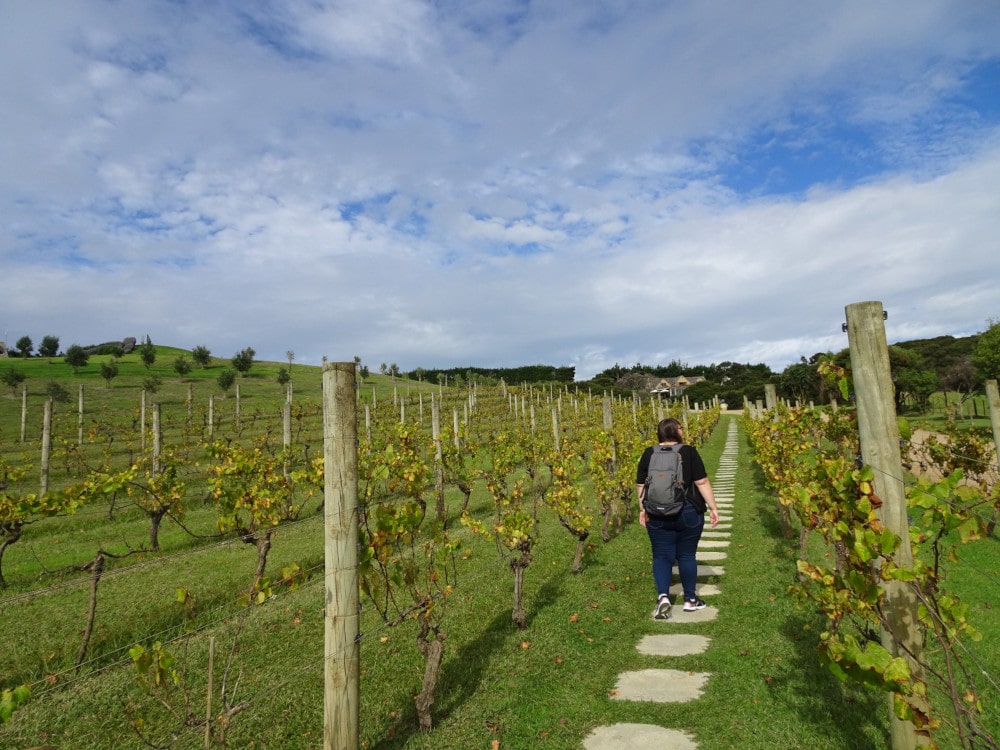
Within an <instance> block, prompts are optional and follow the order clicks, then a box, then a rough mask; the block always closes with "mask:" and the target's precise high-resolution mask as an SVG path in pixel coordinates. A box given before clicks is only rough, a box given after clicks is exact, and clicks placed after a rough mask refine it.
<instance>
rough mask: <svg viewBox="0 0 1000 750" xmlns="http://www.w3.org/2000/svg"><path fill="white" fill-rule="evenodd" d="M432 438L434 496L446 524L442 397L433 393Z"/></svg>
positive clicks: (439, 516) (439, 517)
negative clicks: (435, 396)
mask: <svg viewBox="0 0 1000 750" xmlns="http://www.w3.org/2000/svg"><path fill="white" fill-rule="evenodd" d="M431 440H433V441H434V497H435V498H436V500H437V518H438V522H439V523H440V524H441V525H442V526H444V525H446V524H447V522H448V510H447V508H446V507H445V504H444V446H442V445H441V399H439V398H434V394H433V392H432V393H431Z"/></svg>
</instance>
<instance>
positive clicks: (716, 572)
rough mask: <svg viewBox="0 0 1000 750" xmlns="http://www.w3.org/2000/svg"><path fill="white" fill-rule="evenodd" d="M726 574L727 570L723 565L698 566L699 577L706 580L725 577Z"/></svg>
mask: <svg viewBox="0 0 1000 750" xmlns="http://www.w3.org/2000/svg"><path fill="white" fill-rule="evenodd" d="M725 574H726V569H725V568H723V567H722V566H721V565H699V566H698V577H699V578H705V577H707V576H724V575H725Z"/></svg>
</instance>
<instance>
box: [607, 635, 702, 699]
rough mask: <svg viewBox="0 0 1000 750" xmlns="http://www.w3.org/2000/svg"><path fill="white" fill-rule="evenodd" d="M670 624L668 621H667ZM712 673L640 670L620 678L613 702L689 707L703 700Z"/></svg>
mask: <svg viewBox="0 0 1000 750" xmlns="http://www.w3.org/2000/svg"><path fill="white" fill-rule="evenodd" d="M668 622H669V621H668ZM711 676H712V675H711V674H710V673H709V672H687V671H681V670H679V669H640V670H638V671H636V672H624V673H622V674H620V675H618V684H617V685H615V690H614V693H613V694H612V696H611V697H612V698H613V699H614V700H619V701H650V702H653V703H686V702H688V701H693V700H696V699H698V698H700V697H701V693H702V691H703V690H704V689H705V683H706V682H708V678H709V677H711Z"/></svg>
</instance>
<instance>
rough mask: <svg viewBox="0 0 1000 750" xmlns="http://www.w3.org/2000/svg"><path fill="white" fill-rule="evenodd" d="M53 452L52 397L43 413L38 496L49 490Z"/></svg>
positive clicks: (43, 495) (47, 401)
mask: <svg viewBox="0 0 1000 750" xmlns="http://www.w3.org/2000/svg"><path fill="white" fill-rule="evenodd" d="M51 454H52V399H51V398H50V399H48V400H46V402H45V411H44V413H43V415H42V461H41V463H42V470H41V471H42V473H41V476H40V477H39V484H38V496H39V497H45V493H46V492H48V491H49V457H50V456H51Z"/></svg>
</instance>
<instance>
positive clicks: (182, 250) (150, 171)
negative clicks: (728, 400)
mask: <svg viewBox="0 0 1000 750" xmlns="http://www.w3.org/2000/svg"><path fill="white" fill-rule="evenodd" d="M744 6H745V7H744ZM0 66H2V69H3V70H4V71H7V72H6V73H5V74H4V75H3V76H0V115H2V121H3V123H4V137H3V138H2V139H0V163H2V164H3V165H4V166H3V169H2V170H0V273H2V277H3V279H4V293H3V295H2V296H0V337H5V338H6V340H7V341H8V342H9V343H13V342H15V341H16V340H17V339H18V338H20V337H21V336H23V335H29V336H31V337H32V338H33V339H34V340H35V341H36V342H38V341H40V340H41V338H42V337H43V336H46V335H56V336H59V338H60V341H61V343H62V344H63V346H68V345H69V344H71V343H81V344H89V343H98V342H101V341H108V340H115V339H121V338H124V337H126V336H136V337H137V338H139V337H144V336H146V335H149V336H150V337H151V338H152V340H153V341H154V342H156V343H162V344H168V345H173V346H181V347H187V348H191V347H194V346H197V345H203V346H207V347H208V348H209V349H210V350H211V351H212V352H213V354H215V355H217V356H221V357H229V356H232V355H233V354H234V353H236V352H237V351H239V350H240V349H242V348H244V347H245V346H252V347H253V348H254V349H255V350H256V351H257V354H258V357H259V358H263V359H274V360H279V361H281V360H284V359H285V352H287V351H289V350H291V351H293V352H295V357H296V361H298V362H302V363H312V364H318V363H319V362H320V361H321V359H322V357H324V356H325V357H327V358H329V359H330V360H332V361H336V360H350V359H352V358H353V357H354V356H360V357H361V358H362V360H363V361H364V362H365V363H366V364H368V365H369V366H370V367H372V369H377V368H378V366H379V364H380V363H382V362H386V363H396V364H398V365H399V367H400V368H401V369H404V370H407V369H412V368H415V367H425V368H426V367H453V366H466V365H470V366H514V365H521V364H533V363H546V364H553V365H559V366H566V365H573V366H575V367H576V368H577V375H578V377H579V378H587V377H590V376H592V375H593V374H594V373H596V372H598V371H600V370H602V369H605V368H607V367H610V366H612V365H614V364H615V363H620V364H623V365H631V364H634V363H635V362H642V363H645V364H665V363H667V362H670V361H672V360H680V361H684V362H688V363H692V364H707V363H711V362H722V361H727V360H728V361H738V362H753V363H756V362H766V363H767V364H769V365H770V366H771V367H772V368H774V369H776V370H781V369H784V367H785V366H787V365H788V364H791V363H793V362H796V361H798V359H799V357H801V356H810V355H812V354H813V353H815V352H820V351H839V350H840V349H842V348H844V347H846V346H847V343H848V342H847V339H846V335H845V334H843V333H842V331H841V328H840V324H841V322H842V321H843V319H844V308H845V306H847V305H849V304H851V303H854V302H859V301H866V300H879V301H881V302H882V303H883V304H884V306H885V307H886V309H887V310H888V311H889V319H888V321H887V335H888V338H889V340H890V342H893V341H900V340H906V339H911V338H926V337H931V336H937V335H943V334H951V335H956V336H961V335H968V334H971V333H975V332H978V331H982V330H984V329H985V328H986V326H987V325H988V320H991V319H992V320H996V319H1000V284H998V283H997V281H998V279H1000V252H998V251H997V238H998V237H1000V190H998V189H997V185H1000V4H997V3H996V2H993V0H954V1H951V0H908V1H907V2H880V3H871V2H853V1H848V2H839V3H828V4H823V5H820V6H817V5H814V4H803V3H799V2H793V1H791V0H788V1H786V0H762V1H761V2H758V3H754V4H742V5H741V4H734V3H731V2H721V0H704V1H703V2H698V3H687V4H684V3H664V2H659V1H657V2H642V1H636V2H619V1H616V2H577V1H576V0H570V1H557V0H552V1H550V2H542V3H535V2H527V1H523V0H519V1H516V2H515V1H511V2H504V1H503V0H489V1H486V0H471V1H467V2H448V1H442V2H421V1H419V0H345V1H343V2H326V1H321V0H282V1H279V0H272V1H270V2H250V3H247V2H237V0H228V1H227V0H216V1H214V2H204V3H200V2H199V3H194V2H160V1H157V0H115V1H114V2H105V1H104V0H61V1H60V2H59V3H55V4H54V3H48V2H41V3H26V2H25V3H11V4H7V5H6V6H5V8H4V11H3V23H2V24H0ZM664 321H669V323H670V325H669V327H667V326H665V325H664Z"/></svg>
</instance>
